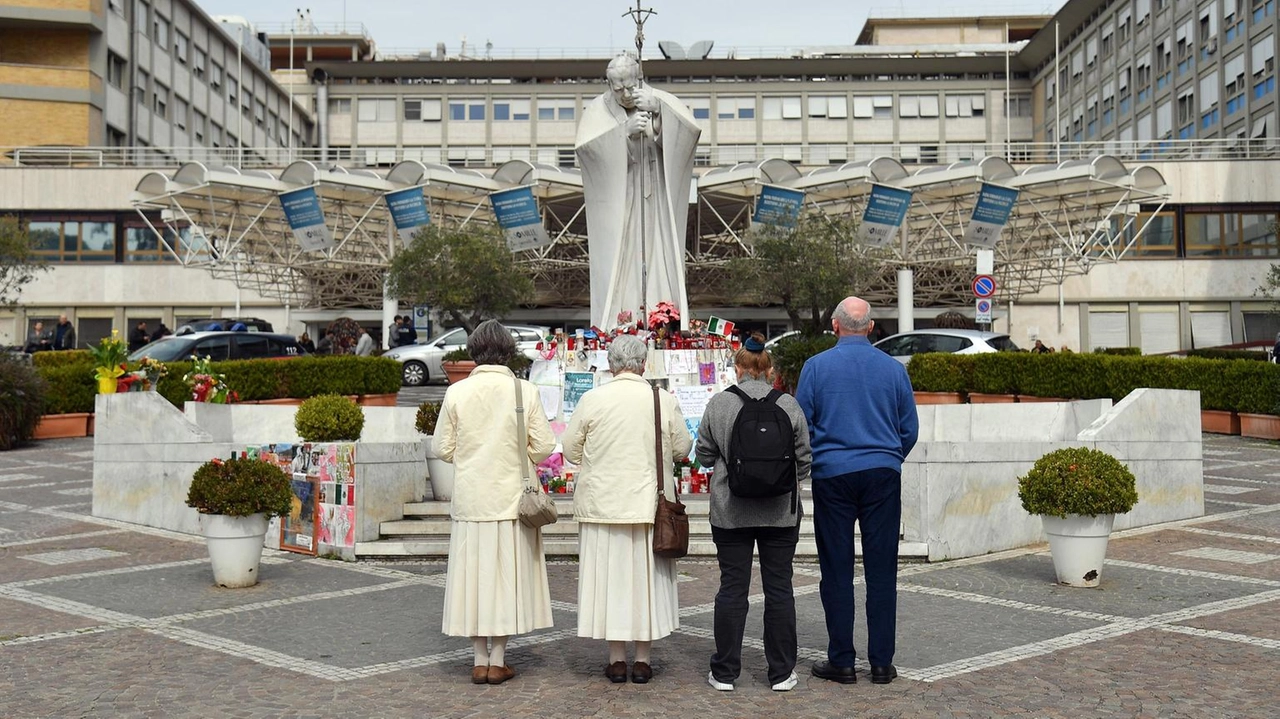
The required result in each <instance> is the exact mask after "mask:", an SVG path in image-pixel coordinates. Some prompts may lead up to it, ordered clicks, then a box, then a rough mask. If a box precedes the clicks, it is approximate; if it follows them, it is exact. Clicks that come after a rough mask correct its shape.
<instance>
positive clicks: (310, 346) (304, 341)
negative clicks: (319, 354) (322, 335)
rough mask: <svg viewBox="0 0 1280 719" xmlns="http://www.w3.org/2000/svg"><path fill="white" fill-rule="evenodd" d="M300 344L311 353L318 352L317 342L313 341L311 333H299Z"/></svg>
mask: <svg viewBox="0 0 1280 719" xmlns="http://www.w3.org/2000/svg"><path fill="white" fill-rule="evenodd" d="M298 346H299V347H301V348H302V349H304V350H306V351H307V352H308V353H309V354H315V353H316V343H315V342H312V341H311V335H309V334H307V333H306V332H303V333H302V334H300V335H298Z"/></svg>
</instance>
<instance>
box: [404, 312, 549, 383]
mask: <svg viewBox="0 0 1280 719" xmlns="http://www.w3.org/2000/svg"><path fill="white" fill-rule="evenodd" d="M506 328H507V329H508V330H511V336H512V337H514V338H515V340H516V349H517V350H519V351H521V352H523V353H524V354H525V356H526V357H528V358H529V359H534V358H536V357H537V354H538V350H537V347H538V342H539V341H541V340H542V339H543V338H544V337H546V336H547V334H549V332H550V330H549V329H548V328H546V327H531V326H524V325H506ZM466 346H467V331H466V330H465V329H463V328H462V327H458V328H456V329H452V330H449V331H448V332H445V333H444V334H441V335H438V336H436V337H433V338H432V339H429V340H425V341H423V342H419V343H417V344H412V345H405V346H404V347H392V348H391V349H389V350H387V351H386V352H384V353H383V355H382V356H383V357H390V358H391V359H394V360H396V361H398V362H399V363H400V364H401V370H400V382H401V383H402V384H405V385H408V386H409V387H418V386H420V385H424V384H426V383H428V382H434V381H441V382H443V381H444V379H445V376H444V366H443V365H442V364H441V360H442V359H443V358H444V356H445V355H446V354H448V353H450V352H452V351H454V350H456V349H459V348H462V347H466Z"/></svg>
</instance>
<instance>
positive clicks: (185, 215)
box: [133, 155, 1169, 308]
mask: <svg viewBox="0 0 1280 719" xmlns="http://www.w3.org/2000/svg"><path fill="white" fill-rule="evenodd" d="M984 183H989V184H994V185H997V186H1001V187H1005V188H1010V189H1015V190H1017V191H1018V192H1019V197H1018V202H1017V203H1016V205H1015V207H1014V209H1013V212H1012V214H1011V216H1010V219H1009V222H1008V224H1007V225H1006V227H1005V229H1004V231H1003V233H1002V235H1001V239H1000V241H999V242H998V243H997V244H996V246H995V258H996V261H995V271H996V276H997V280H998V282H999V283H1000V287H1001V297H1002V298H1010V299H1017V298H1018V297H1021V296H1024V295H1026V294H1029V293H1034V292H1036V291H1038V290H1040V289H1041V288H1042V287H1044V286H1046V285H1049V284H1055V283H1058V282H1061V281H1062V280H1063V279H1064V278H1065V277H1067V276H1070V275H1075V274H1083V273H1086V272H1088V271H1089V269H1090V268H1091V267H1093V266H1095V265H1097V264H1099V263H1109V262H1117V261H1119V260H1121V259H1122V258H1123V257H1124V256H1125V254H1126V252H1127V251H1128V250H1129V249H1130V248H1131V247H1132V246H1133V243H1134V242H1135V241H1136V239H1137V237H1138V236H1140V234H1141V232H1142V231H1143V230H1144V229H1145V226H1146V222H1145V221H1144V222H1140V221H1139V218H1140V215H1139V208H1140V207H1141V208H1142V215H1141V216H1142V217H1146V218H1148V219H1147V220H1146V221H1149V218H1150V217H1151V216H1152V215H1154V214H1155V213H1156V212H1158V211H1159V209H1160V208H1161V207H1163V205H1164V203H1165V202H1166V201H1167V200H1168V198H1169V188H1168V187H1167V185H1166V184H1165V181H1164V178H1163V177H1161V176H1160V174H1159V172H1157V171H1156V170H1155V169H1153V168H1151V167H1146V166H1143V167H1138V168H1136V169H1133V170H1130V169H1129V168H1127V167H1126V166H1125V165H1124V164H1123V163H1121V162H1120V161H1119V160H1117V159H1116V158H1114V157H1110V156H1105V155H1104V156H1099V157H1095V158H1092V159H1090V160H1071V161H1067V162H1063V163H1059V164H1053V165H1041V166H1033V167H1027V168H1024V169H1022V170H1021V171H1019V170H1017V169H1015V168H1014V167H1013V166H1012V165H1010V164H1009V163H1008V162H1007V161H1006V160H1004V159H1003V158H999V157H985V158H981V159H976V160H971V161H965V162H957V163H954V164H951V165H946V166H938V167H925V168H921V169H919V170H916V171H915V172H909V171H908V170H907V168H906V167H904V166H903V165H902V164H901V163H899V162H898V161H897V160H894V159H891V158H886V157H881V158H876V159H873V160H868V161H863V162H854V163H847V164H843V165H838V166H835V165H833V166H830V167H822V168H818V169H815V170H812V171H810V172H808V173H801V172H800V171H799V170H798V169H797V168H796V167H795V166H794V165H792V164H791V163H790V162H787V161H785V160H781V159H776V158H771V159H765V160H760V161H756V162H748V163H740V164H737V165H733V166H727V167H718V168H714V169H711V170H709V171H707V172H706V173H705V174H703V175H701V176H700V177H698V178H696V180H695V182H694V187H691V188H690V203H691V204H693V205H695V206H694V207H691V208H690V209H691V212H690V213H689V226H688V236H687V244H686V262H687V277H688V281H689V294H690V297H691V299H692V300H693V301H695V302H701V303H708V302H716V303H724V302H733V301H734V299H735V298H734V297H733V296H732V289H731V288H729V287H728V286H727V283H725V282H724V281H723V280H724V279H725V278H724V274H723V273H724V267H725V265H726V263H727V262H728V261H729V260H730V259H732V258H734V257H739V256H743V255H749V254H750V253H751V251H752V250H751V243H750V238H749V234H748V230H749V228H750V222H751V215H752V212H753V210H754V207H755V203H756V199H757V197H758V196H759V194H760V188H761V187H762V186H763V185H777V186H781V187H786V188H790V189H793V190H800V191H803V192H804V193H805V208H806V211H807V212H820V213H825V214H828V215H839V216H845V217H852V218H858V217H861V216H862V213H863V211H864V210H865V208H866V203H867V201H868V198H869V197H870V195H871V192H872V190H873V188H874V186H875V185H877V184H882V185H888V186H892V187H897V188H901V189H905V190H909V191H910V192H911V193H912V200H911V206H910V210H909V212H908V214H907V218H906V220H905V222H904V227H905V231H904V232H902V233H900V238H901V239H900V240H899V241H898V242H896V243H894V244H892V245H890V246H889V247H885V248H871V247H867V246H864V245H860V244H858V243H856V242H853V241H852V239H853V238H850V239H851V243H850V251H851V252H855V253H863V254H865V255H867V256H868V257H869V258H872V259H874V261H875V263H877V264H878V266H880V268H881V272H880V273H879V275H878V277H877V279H875V280H873V282H872V285H871V286H870V287H866V288H853V289H854V290H856V291H858V292H860V293H861V294H862V296H864V297H865V298H866V299H868V300H869V301H870V302H872V303H873V304H893V303H894V302H896V297H897V287H896V271H897V270H898V269H900V268H910V269H912V270H913V271H914V275H915V290H914V294H915V301H916V304H917V305H919V306H934V307H947V306H967V305H969V304H970V302H971V299H972V297H971V294H970V291H969V282H970V280H971V279H972V277H973V274H974V269H975V250H974V248H973V247H970V246H968V245H966V244H965V242H964V233H965V229H966V228H967V226H968V224H969V221H970V217H971V216H972V213H973V208H974V205H975V203H976V201H977V197H978V194H979V192H980V191H981V189H982V187H983V185H984ZM521 186H528V187H531V188H532V189H533V192H534V196H535V197H536V198H537V199H538V202H539V205H540V208H541V212H542V217H543V223H544V225H545V226H546V228H547V231H548V234H549V235H550V237H551V238H552V241H551V243H550V244H548V245H546V246H543V247H539V248H536V249H532V250H527V251H522V252H520V253H519V255H518V258H517V259H518V261H520V262H521V263H524V264H525V265H526V266H527V267H528V268H529V269H530V271H531V272H532V273H533V275H534V277H535V284H536V285H537V287H538V296H537V300H536V301H537V303H538V304H540V305H543V306H549V307H578V306H582V305H584V304H586V303H587V302H588V299H587V298H588V297H589V287H588V276H589V272H588V259H587V243H586V233H587V224H586V217H585V214H584V203H583V195H582V176H581V174H580V173H579V172H578V171H577V170H574V169H566V168H561V167H556V166H553V165H545V164H539V163H531V162H527V161H524V160H514V161H511V162H507V163H505V164H503V165H501V166H500V167H498V168H497V169H496V170H494V171H493V172H492V173H489V174H485V173H481V172H479V171H476V170H469V169H459V168H452V167H447V166H443V165H433V164H424V163H422V162H418V161H413V160H410V161H405V162H401V163H400V164H398V165H396V166H395V167H393V168H391V170H390V171H389V172H387V173H386V174H385V175H380V174H378V173H375V172H373V171H369V170H348V169H345V168H342V167H339V166H329V167H323V168H322V167H319V166H317V165H315V164H313V163H310V162H305V161H302V162H295V163H293V164H292V165H290V166H288V167H286V168H285V169H284V170H283V171H281V172H280V173H279V176H278V177H277V176H274V175H272V174H271V173H268V172H266V171H261V170H255V171H243V172H242V171H240V170H237V169H235V168H232V167H214V166H206V165H203V164H200V163H188V164H186V165H183V166H182V167H180V168H179V169H178V170H177V171H176V172H174V173H173V175H172V176H168V175H165V174H161V173H158V172H157V173H150V174H148V175H146V176H145V177H143V179H142V180H141V181H140V182H139V183H138V186H137V188H136V190H135V192H134V195H133V204H134V207H135V208H136V209H137V211H138V212H139V214H140V215H142V217H143V218H144V219H146V220H147V222H148V224H150V226H151V227H152V229H153V231H154V232H155V233H156V235H157V237H158V238H159V239H160V241H162V242H164V243H165V247H167V248H168V249H169V250H170V252H171V253H172V254H173V256H174V257H175V258H176V259H177V260H178V261H179V262H180V263H182V264H183V265H185V266H187V267H193V268H200V269H205V270H208V271H210V272H212V273H213V274H214V276H216V277H220V278H225V279H230V280H232V281H234V282H235V283H236V284H237V285H239V286H240V287H243V288H245V289H251V290H253V291H255V292H258V293H259V294H261V295H263V296H267V297H273V298H277V299H279V300H280V301H281V302H289V303H291V304H292V305H294V306H297V307H315V308H341V307H369V306H378V305H380V304H381V303H382V282H383V276H384V274H385V270H386V267H387V265H388V264H389V263H390V262H391V260H392V258H393V257H394V256H395V253H396V252H397V250H398V249H399V247H400V244H399V243H400V240H399V239H398V238H397V236H396V233H395V228H394V225H393V223H392V219H391V216H390V213H389V211H388V209H387V206H386V203H385V202H384V201H383V196H384V195H386V194H387V193H389V192H394V191H398V190H404V189H408V188H414V187H418V188H421V189H422V192H423V194H424V196H425V197H426V200H427V204H428V208H429V211H430V215H431V221H432V222H436V223H449V224H458V225H463V224H466V223H469V222H484V223H491V222H493V221H494V218H493V213H492V209H491V207H490V203H489V199H488V198H489V195H490V193H492V192H495V191H498V190H503V189H509V188H513V187H521ZM307 187H310V188H314V189H315V191H316V193H317V196H318V197H319V199H320V203H321V207H322V209H323V212H324V217H325V221H326V225H327V227H328V228H329V230H330V232H331V233H332V234H333V238H334V246H333V247H332V248H331V249H327V250H318V251H313V252H303V251H302V249H301V247H300V245H299V243H298V242H297V241H296V240H295V239H294V236H293V233H292V231H291V229H290V227H289V224H288V221H287V219H286V217H285V214H284V210H283V208H282V206H281V204H280V199H279V197H280V195H281V194H283V193H286V192H290V191H293V190H297V189H300V188H307Z"/></svg>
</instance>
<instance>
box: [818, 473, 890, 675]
mask: <svg viewBox="0 0 1280 719" xmlns="http://www.w3.org/2000/svg"><path fill="white" fill-rule="evenodd" d="M854 520H857V521H858V526H859V527H860V529H861V532H862V553H863V558H862V564H863V570H864V576H865V578H866V584H867V607H866V612H867V661H869V662H870V663H871V665H872V666H887V665H889V664H892V663H893V652H894V635H895V634H896V632H897V616H898V587H897V582H898V525H899V524H900V523H901V521H902V475H901V473H900V472H897V471H894V470H892V469H869V470H865V471H862V472H851V473H849V474H842V475H840V476H838V477H828V478H826V479H815V480H813V524H814V533H815V534H816V535H817V537H816V538H817V540H818V565H819V567H821V569H822V583H821V584H820V585H819V589H820V592H821V596H822V609H823V611H824V612H825V613H826V615H827V659H828V660H829V661H830V662H831V663H832V665H834V666H837V667H851V666H853V660H854V657H855V656H856V654H855V652H854V649H853V617H854V607H853V563H854V546H853V532H854V528H853V523H854Z"/></svg>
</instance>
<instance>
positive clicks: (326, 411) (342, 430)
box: [293, 394, 364, 442]
mask: <svg viewBox="0 0 1280 719" xmlns="http://www.w3.org/2000/svg"><path fill="white" fill-rule="evenodd" d="M293 426H294V428H295V429H297V430H298V436H299V437H302V439H303V441H305V442H342V441H347V442H354V441H356V440H358V439H360V432H361V431H363V430H364V412H363V411H362V410H361V409H360V406H359V405H357V404H356V403H355V402H353V401H352V400H350V399H348V398H346V397H342V396H339V395H336V394H323V395H320V396H318V397H312V398H311V399H308V400H306V401H304V402H303V403H302V404H301V405H299V406H298V412H297V414H296V415H294V418H293Z"/></svg>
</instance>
